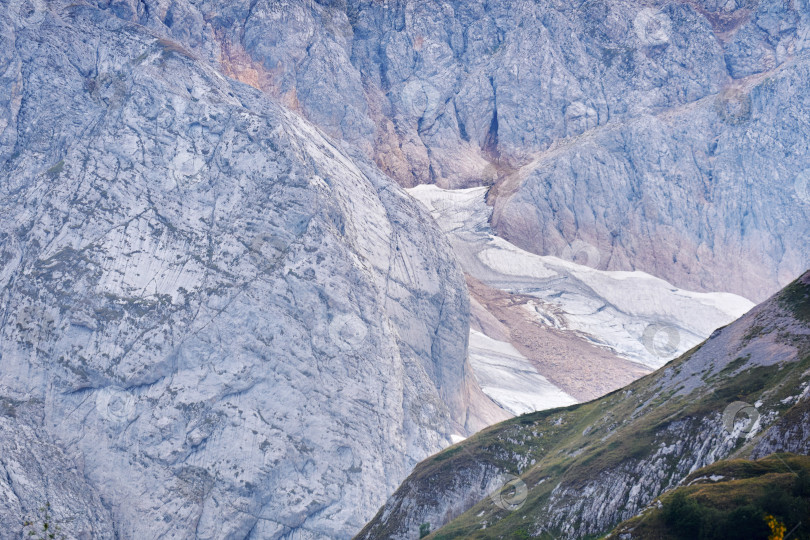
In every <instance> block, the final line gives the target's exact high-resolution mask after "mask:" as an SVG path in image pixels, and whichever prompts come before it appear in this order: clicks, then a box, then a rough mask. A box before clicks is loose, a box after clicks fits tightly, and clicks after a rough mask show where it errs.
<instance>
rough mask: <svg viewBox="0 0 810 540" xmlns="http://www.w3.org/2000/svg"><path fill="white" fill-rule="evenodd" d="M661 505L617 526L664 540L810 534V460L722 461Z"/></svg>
mask: <svg viewBox="0 0 810 540" xmlns="http://www.w3.org/2000/svg"><path fill="white" fill-rule="evenodd" d="M684 484H685V486H684V487H679V488H677V489H675V490H673V491H670V492H668V493H666V494H664V495H663V496H662V497H660V498H659V502H660V504H659V505H653V507H652V508H651V509H649V510H647V511H645V512H643V513H641V514H640V515H639V516H636V517H635V518H632V519H630V520H628V521H626V522H624V523H622V524H621V525H619V527H617V528H616V529H615V530H614V532H613V533H612V535H611V537H618V536H619V535H620V534H622V533H625V532H630V531H632V532H633V536H634V537H637V538H660V539H662V540H681V539H683V540H736V539H738V538H749V539H751V540H757V539H763V540H775V539H782V538H784V537H785V535H786V534H791V537H793V538H807V537H808V536H809V535H810V522H808V519H807V517H808V516H810V457H808V456H798V455H794V454H775V455H773V456H769V457H767V458H763V459H760V460H758V461H749V460H730V461H720V462H717V463H715V464H713V465H710V466H709V467H705V468H703V469H700V470H698V471H696V472H694V473H692V474H691V475H690V476H689V477H688V478H687V479H686V480H685V481H684Z"/></svg>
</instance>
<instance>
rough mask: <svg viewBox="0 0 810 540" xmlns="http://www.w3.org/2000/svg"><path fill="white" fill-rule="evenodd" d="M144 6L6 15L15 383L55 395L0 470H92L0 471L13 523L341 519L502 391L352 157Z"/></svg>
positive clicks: (20, 396)
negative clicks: (481, 385)
mask: <svg viewBox="0 0 810 540" xmlns="http://www.w3.org/2000/svg"><path fill="white" fill-rule="evenodd" d="M148 6H149V4H146V3H137V4H135V3H133V4H132V6H130V5H129V4H126V3H123V2H122V3H116V4H114V5H111V6H109V8H108V9H107V10H99V9H98V8H96V7H93V6H87V5H80V4H75V3H72V4H71V3H59V2H52V3H51V2H49V3H48V4H47V5H45V4H43V3H36V2H35V3H33V4H32V3H30V2H29V3H20V2H16V3H12V4H11V5H9V4H8V3H4V4H2V6H1V7H0V9H2V13H0V73H2V78H1V79H0V86H1V87H2V91H0V96H2V98H0V99H2V100H3V101H2V103H0V105H2V107H1V108H0V118H2V119H3V123H2V124H1V125H0V133H2V135H0V141H1V142H2V144H0V164H1V165H0V166H1V167H2V173H1V176H2V184H0V194H1V195H0V306H1V307H0V332H2V335H1V336H0V398H2V399H4V400H10V401H9V402H21V403H29V402H32V400H33V401H34V402H36V403H38V404H39V405H38V406H39V407H40V410H39V412H38V413H37V415H35V417H34V418H35V419H34V420H31V421H30V422H28V423H27V424H25V425H22V424H21V425H20V426H18V427H14V426H12V428H9V429H7V424H9V421H8V420H7V419H4V418H0V448H3V449H6V448H12V447H13V448H17V450H15V452H14V453H12V454H9V455H6V454H5V451H4V453H3V455H2V456H0V466H2V467H4V468H6V469H7V470H8V469H9V467H11V468H17V469H20V468H21V469H23V470H24V471H25V474H26V475H28V477H30V478H35V480H32V482H33V483H34V484H36V483H37V482H38V480H36V479H43V478H44V479H51V478H54V477H56V476H59V477H62V476H63V475H65V474H67V473H65V472H64V471H65V470H68V469H69V467H68V466H67V465H65V464H64V463H63V462H70V461H71V460H73V462H74V463H75V465H74V466H75V467H79V466H80V469H81V474H78V475H77V476H76V478H75V479H73V480H71V478H72V477H71V478H65V479H63V480H60V482H57V483H54V482H51V483H50V484H49V483H48V482H44V483H41V485H40V486H39V487H37V486H36V485H27V486H26V489H23V490H20V489H18V487H15V484H16V483H18V482H17V480H16V479H15V476H14V475H11V478H10V480H8V481H7V480H5V479H2V480H0V489H2V490H3V491H4V492H7V491H9V490H10V492H11V495H9V496H8V497H7V498H6V499H4V501H5V500H10V501H11V502H10V503H8V504H7V503H6V502H4V503H3V506H2V509H3V515H2V516H0V523H3V524H4V530H11V531H13V532H14V533H15V534H16V532H21V531H19V528H20V526H21V521H20V520H19V519H17V518H18V517H19V516H18V513H19V512H27V511H28V510H30V509H31V508H35V507H36V506H38V505H41V504H42V503H44V502H45V500H48V499H49V500H50V501H51V504H52V505H53V508H54V513H55V515H57V516H61V517H65V518H67V517H70V516H71V515H74V513H75V510H76V508H77V505H78V506H80V505H84V504H86V505H87V508H88V512H90V510H92V513H87V514H85V517H86V519H83V520H80V521H75V522H71V521H69V522H68V523H67V524H66V525H65V526H64V528H65V530H66V532H67V533H69V534H71V535H76V536H79V535H80V534H81V533H82V531H85V530H90V529H87V528H86V527H85V525H86V524H87V523H91V524H93V527H95V528H93V529H92V530H91V533H92V536H93V537H94V538H105V537H112V534H113V533H112V531H113V530H114V531H115V534H117V535H118V536H117V537H123V538H157V537H166V538H188V537H198V538H245V537H249V538H282V537H283V538H321V537H330V538H341V537H346V536H348V535H349V534H350V533H352V532H353V531H356V530H359V528H360V527H361V526H362V523H363V522H364V521H365V520H367V519H368V518H370V517H371V515H372V514H373V512H374V510H376V509H377V508H378V507H379V505H380V504H382V502H383V501H384V499H385V496H386V495H387V494H388V493H390V492H391V491H392V490H393V488H394V487H395V486H396V484H397V483H398V482H399V481H400V480H401V479H402V478H404V476H405V475H406V474H407V472H408V471H409V470H410V469H411V467H412V466H413V465H414V464H415V463H416V462H417V461H418V460H420V459H422V458H424V457H425V456H427V455H429V454H431V453H434V452H436V451H438V450H439V449H441V448H442V447H444V446H446V445H447V444H449V442H450V437H451V435H456V434H460V435H466V434H468V433H470V432H472V431H474V430H476V429H479V428H481V427H482V426H483V425H484V422H485V420H482V418H481V416H479V414H483V413H482V412H481V411H483V410H484V409H476V408H475V407H471V406H470V405H471V403H472V402H471V400H475V399H480V400H481V403H482V404H483V406H485V407H486V406H489V407H490V409H486V410H491V409H492V405H491V404H488V403H487V402H486V400H485V399H484V398H483V396H482V395H480V390H479V391H478V393H477V394H475V390H476V389H475V387H474V385H472V384H471V381H470V378H469V377H468V374H469V369H468V366H467V363H466V347H467V334H468V312H469V306H468V300H467V297H466V291H465V286H464V279H463V276H462V275H461V273H460V271H459V270H458V269H457V267H456V265H455V262H454V260H453V258H452V255H451V254H450V250H449V247H448V246H447V245H446V243H445V241H444V240H443V239H442V238H441V237H440V236H439V235H437V234H435V232H434V231H433V229H432V221H431V220H430V218H429V217H427V215H426V214H425V213H424V212H423V211H421V210H420V209H419V208H418V207H417V204H416V203H415V202H413V201H412V200H411V199H410V198H409V197H408V196H407V195H405V194H404V193H403V192H402V191H401V190H400V189H399V188H398V187H397V186H395V185H394V184H392V183H391V182H390V181H389V180H388V179H387V178H386V177H385V176H384V175H382V174H381V173H380V172H379V171H378V169H376V168H375V167H374V166H373V165H371V164H369V163H368V162H366V161H364V159H363V158H362V156H358V155H353V154H356V152H355V151H345V150H343V149H341V148H340V147H339V146H338V145H336V144H335V143H333V142H332V141H331V140H330V139H328V138H327V137H326V136H324V135H322V134H321V132H320V131H319V130H318V129H316V128H315V127H313V125H312V124H310V123H308V122H307V121H305V120H303V119H302V118H301V117H300V116H298V115H296V114H294V113H292V112H289V111H287V110H286V109H284V108H282V107H280V106H278V105H277V104H274V103H273V102H271V101H270V100H268V99H267V98H266V96H265V95H264V94H262V93H260V92H259V91H257V90H255V89H253V88H250V87H249V86H245V85H243V84H241V83H238V82H235V81H232V80H228V79H227V78H226V77H224V76H223V75H222V74H221V73H219V72H217V71H215V70H214V69H212V68H211V67H210V66H209V65H208V64H207V63H206V62H204V61H201V60H200V59H199V58H198V57H197V53H195V52H193V51H191V50H190V49H187V48H184V47H183V46H182V45H180V44H178V43H176V42H172V41H168V40H166V39H164V38H162V37H158V36H156V35H154V34H152V33H151V32H150V31H149V30H147V29H145V28H144V27H143V26H140V25H137V24H134V23H132V22H128V21H126V20H124V19H129V18H133V17H135V18H137V17H141V16H144V17H145V16H147V12H146V11H145V10H147V7H148ZM136 8H137V9H136ZM111 13H112V14H115V15H117V16H116V17H113V16H111ZM125 15H126V16H125ZM175 17H176V20H178V21H180V20H186V19H184V18H183V16H182V14H181V13H177V14H176V15H175ZM190 35H191V34H190ZM473 382H474V381H473ZM25 426H28V427H25ZM21 430H22V431H21ZM34 432H36V433H37V436H40V435H41V439H42V440H43V441H50V440H53V441H54V444H56V445H58V446H59V447H60V448H61V449H59V448H57V449H55V450H54V451H53V454H54V455H57V454H58V455H59V456H61V457H54V458H51V457H48V456H45V457H43V458H42V459H39V458H38V457H37V456H38V454H37V453H36V452H33V453H32V455H30V456H28V455H27V452H26V451H24V448H23V449H22V450H20V448H22V446H20V445H29V446H31V447H32V448H33V447H35V446H38V445H37V443H36V440H35V439H33V438H31V433H34ZM16 439H23V440H28V439H30V440H29V441H28V442H25V443H23V442H20V443H15V442H14V441H15V440H16ZM15 444H17V446H15ZM49 444H50V443H49ZM43 452H44V450H43ZM26 460H38V462H37V463H33V462H27V461H26ZM9 463H11V465H9ZM14 463H18V464H19V465H14ZM70 474H73V473H70ZM9 486H11V487H9ZM46 486H50V487H46ZM26 490H27V491H26ZM77 492H83V493H84V492H86V495H83V496H82V497H83V498H81V497H80V498H76V497H74V496H73V494H74V493H77ZM74 499H75V500H74ZM99 501H101V502H102V503H103V506H102V505H101V503H100V502H99ZM93 516H97V518H98V519H96V518H95V517H93ZM5 525H8V526H9V527H10V528H9V529H5Z"/></svg>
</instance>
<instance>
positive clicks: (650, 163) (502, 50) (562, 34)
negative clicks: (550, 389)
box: [99, 0, 810, 301]
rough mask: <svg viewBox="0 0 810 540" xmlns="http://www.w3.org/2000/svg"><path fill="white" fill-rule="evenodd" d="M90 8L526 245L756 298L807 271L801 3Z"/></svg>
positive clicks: (411, 0)
mask: <svg viewBox="0 0 810 540" xmlns="http://www.w3.org/2000/svg"><path fill="white" fill-rule="evenodd" d="M99 4H100V5H102V7H105V8H106V9H107V10H108V11H110V12H112V13H114V14H116V15H117V16H120V17H125V18H127V19H130V20H136V21H138V22H139V23H141V24H144V25H147V26H148V27H149V28H150V29H152V30H154V31H156V32H159V33H160V34H161V35H165V36H167V37H170V38H171V39H173V40H175V41H177V42H180V43H183V44H184V45H185V46H186V47H188V48H190V49H192V50H194V51H195V53H196V54H199V55H200V56H201V57H202V58H205V59H206V60H207V61H209V62H210V63H212V65H218V66H220V69H221V70H222V71H223V72H224V73H227V74H228V75H230V76H233V77H236V78H238V79H239V80H242V81H244V82H246V83H247V84H250V85H253V86H255V87H257V88H261V89H262V90H263V91H264V92H266V93H268V94H270V95H273V96H275V97H277V98H278V99H279V100H280V101H281V102H283V103H284V104H285V105H287V106H288V107H291V108H293V109H295V110H297V111H300V112H301V113H302V114H303V115H305V116H306V117H307V118H309V119H310V120H312V121H313V122H315V123H316V124H318V125H319V126H321V127H322V128H323V129H324V130H326V131H327V132H328V133H329V134H331V135H333V136H336V137H339V138H341V139H343V140H346V141H349V142H350V143H351V144H353V145H355V146H356V147H357V148H358V149H359V150H360V151H361V152H363V153H364V154H365V155H367V156H369V157H373V158H374V160H375V161H376V162H377V164H378V165H379V166H380V167H381V168H382V169H383V170H384V171H385V172H386V173H388V174H389V175H391V176H392V177H393V178H396V179H397V180H398V181H399V182H400V183H401V184H402V185H405V186H413V185H415V184H419V183H437V184H439V185H440V186H442V187H463V186H469V185H480V184H482V183H483V184H489V183H495V184H497V185H498V189H496V190H495V191H493V193H492V195H491V198H490V202H491V203H492V204H494V206H495V212H494V221H493V222H494V225H495V227H496V229H497V231H498V232H499V234H501V235H503V236H504V237H506V238H507V239H509V240H510V241H512V242H514V243H515V244H517V245H519V246H520V247H522V248H524V249H528V250H530V251H533V252H535V253H538V254H541V255H560V254H563V253H565V252H566V250H567V249H568V248H569V246H570V245H571V244H572V243H574V242H578V241H579V242H587V243H588V244H590V245H592V246H593V247H594V249H597V250H598V251H599V252H600V254H601V256H600V267H599V268H600V269H608V270H636V269H637V270H643V271H646V272H649V273H651V274H653V275H656V276H659V277H661V278H663V279H666V280H667V281H670V282H672V283H674V284H675V285H677V286H679V287H682V288H687V289H691V290H702V291H717V290H721V291H726V292H733V293H736V294H741V295H743V296H746V297H747V298H749V299H751V300H754V301H761V300H763V299H764V298H765V297H767V296H768V295H769V294H771V293H773V292H775V291H776V290H777V289H779V288H780V287H781V286H784V285H785V284H786V283H787V282H788V281H790V280H791V279H793V278H795V277H796V276H797V275H798V274H799V273H800V272H802V271H803V270H804V269H805V268H806V266H807V265H808V263H810V256H808V253H810V240H808V238H810V234H808V233H809V232H810V230H808V223H810V187H808V185H809V183H810V172H808V148H807V140H808V133H810V129H809V128H808V110H810V104H809V103H808V101H807V99H808V96H809V95H810V89H809V88H808V82H807V81H808V80H810V78H809V77H808V63H807V59H806V57H807V48H808V41H807V35H808V28H810V26H809V25H808V18H809V17H810V10H809V9H808V7H807V3H806V1H804V0H802V1H799V2H793V3H790V2H788V3H785V2H780V1H776V0H773V1H763V2H743V1H736V2H733V1H732V2H715V1H713V0H701V1H698V2H691V3H682V2H675V3H664V2H659V3H654V4H649V5H639V4H638V3H637V2H629V1H627V0H606V1H600V2H589V3H587V4H582V5H579V4H575V3H571V2H562V1H561V2H529V1H526V0H509V1H504V2H483V1H473V2H466V1H464V2H462V1H437V0H408V1H392V2H378V1H375V0H345V1H323V2H302V1H288V2H275V1H259V2H247V1H242V2H229V3H227V5H223V4H222V2H214V1H203V2H198V3H193V4H192V3H190V2H187V1H185V0H177V1H173V2H171V3H165V2H160V3H158V2H152V1H149V2H139V3H136V2H131V3H130V4H125V3H124V2H99ZM107 4H109V5H107ZM336 96H339V98H337V99H336Z"/></svg>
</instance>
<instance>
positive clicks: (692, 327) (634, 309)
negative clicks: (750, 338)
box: [408, 185, 754, 368]
mask: <svg viewBox="0 0 810 540" xmlns="http://www.w3.org/2000/svg"><path fill="white" fill-rule="evenodd" d="M408 191H409V193H410V194H411V195H412V196H414V197H415V198H416V199H418V200H419V201H420V202H422V204H424V205H425V206H426V207H427V208H428V209H429V210H430V211H431V213H432V214H433V216H434V218H435V219H436V221H437V222H438V224H439V226H440V227H441V228H442V229H443V230H444V231H445V232H446V233H447V234H448V237H449V239H450V242H451V244H452V245H453V248H454V249H455V252H456V255H457V256H458V258H459V260H460V262H461V265H462V267H463V268H464V271H465V272H466V273H467V274H468V275H470V276H472V277H474V278H475V279H477V280H480V281H481V282H483V283H484V284H486V285H488V286H490V287H493V288H495V289H500V290H502V291H506V292H509V293H516V294H521V295H528V296H531V297H534V298H536V299H537V301H536V302H530V303H526V304H524V308H525V309H528V310H531V311H533V313H532V315H533V316H534V317H535V318H536V319H538V320H540V321H542V322H543V324H545V325H546V326H550V327H553V328H556V329H559V330H563V331H573V332H574V333H575V334H578V335H579V336H581V337H583V338H584V339H586V340H589V341H591V342H592V343H593V344H596V345H599V346H602V347H607V348H609V349H610V350H611V351H613V352H614V353H615V354H616V355H618V356H619V357H622V358H625V359H628V360H631V361H633V362H637V363H640V364H642V365H644V366H647V367H649V368H657V367H660V366H662V365H663V364H664V363H665V362H667V361H668V360H671V359H672V358H674V357H676V356H678V355H680V354H682V353H683V352H685V351H686V350H688V349H690V348H691V347H693V346H695V345H697V344H698V343H700V342H701V341H702V340H703V339H705V338H706V337H708V336H709V334H711V333H712V331H714V330H715V329H716V328H718V327H720V326H724V325H726V324H728V323H730V322H731V321H733V320H735V319H737V318H739V317H740V316H742V315H743V314H744V313H746V312H747V311H748V310H750V309H751V308H752V307H753V306H754V304H753V303H752V302H750V301H749V300H747V299H745V298H743V297H740V296H737V295H734V294H729V293H696V292H690V291H685V290H682V289H679V288H677V287H674V286H673V285H671V284H669V283H667V282H666V281H664V280H662V279H659V278H656V277H654V276H651V275H649V274H646V273H644V272H615V271H600V270H595V269H594V268H592V267H595V266H597V265H598V264H599V257H600V254H599V252H598V251H597V250H596V248H594V247H593V246H590V245H589V244H587V243H585V242H581V241H577V242H573V243H572V244H571V245H570V246H569V248H568V249H567V250H566V252H565V255H566V257H567V258H568V259H570V260H564V259H560V258H557V257H549V256H539V255H535V254H533V253H529V252H527V251H524V250H522V249H520V248H518V247H516V246H514V245H513V244H510V243H509V242H507V241H506V240H504V239H502V238H499V237H497V236H495V234H494V233H493V231H492V230H491V228H490V226H489V218H490V215H491V212H492V210H491V208H490V207H489V206H487V204H486V201H485V197H486V192H487V188H486V187H476V188H470V189H463V190H446V189H441V188H439V187H436V186H433V185H422V186H418V187H415V188H413V189H410V190H408ZM571 361H579V359H571Z"/></svg>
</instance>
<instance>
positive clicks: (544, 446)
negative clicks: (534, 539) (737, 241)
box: [356, 272, 810, 539]
mask: <svg viewBox="0 0 810 540" xmlns="http://www.w3.org/2000/svg"><path fill="white" fill-rule="evenodd" d="M808 302H810V272H807V273H805V274H804V275H803V276H802V277H801V278H800V279H798V280H796V282H794V283H793V284H791V285H790V286H789V287H788V288H786V289H785V290H783V291H782V292H780V293H778V294H777V295H775V296H774V297H772V298H771V299H770V300H768V301H767V302H764V303H763V304H760V305H759V306H757V307H756V308H754V309H753V310H752V311H751V312H749V313H748V314H746V315H744V316H743V317H742V318H741V319H740V320H738V321H736V322H734V323H732V324H730V325H729V326H727V327H725V328H722V329H720V330H718V331H716V332H715V333H714V334H713V336H712V337H710V338H709V339H708V340H706V341H705V342H704V343H702V344H700V345H698V346H696V347H694V348H693V349H692V350H690V351H689V352H687V353H686V354H684V355H683V356H681V357H680V358H678V359H676V360H673V361H672V362H670V363H669V364H667V365H666V366H664V367H663V368H661V369H659V370H658V371H656V372H655V373H653V374H651V375H647V376H645V377H644V378H642V379H639V380H638V381H635V382H633V383H631V384H630V385H628V386H627V387H625V388H623V389H621V390H617V391H615V392H613V393H611V394H608V395H606V396H604V397H602V398H600V399H597V400H594V401H592V402H588V403H585V404H580V405H574V406H570V407H566V408H563V409H555V410H551V411H543V412H539V413H532V414H527V415H523V416H521V417H518V418H515V419H513V420H509V421H506V422H503V423H501V424H499V425H497V426H493V427H490V428H487V429H486V430H484V431H482V432H481V433H479V434H477V435H475V436H473V437H471V438H470V439H468V440H467V441H464V442H462V443H459V444H456V445H454V446H453V447H451V448H449V449H447V450H444V451H443V452H441V453H439V454H437V455H435V456H433V457H431V458H430V459H428V460H426V461H424V462H422V463H421V464H420V465H419V466H417V468H416V469H415V470H414V472H413V473H412V474H411V476H409V478H408V480H406V481H405V482H404V483H403V484H402V485H401V486H400V488H399V489H398V490H397V492H395V493H394V495H392V496H391V498H389V500H388V502H387V503H386V505H385V506H384V507H383V508H382V509H381V510H380V511H379V512H378V514H377V516H376V517H375V519H374V520H373V521H371V522H370V523H369V524H367V525H366V527H365V528H364V529H363V530H362V532H360V533H359V534H358V535H357V537H356V538H358V539H376V538H412V537H414V536H415V535H416V536H418V535H419V530H420V526H421V525H422V524H423V523H428V524H429V528H430V531H432V532H431V533H430V535H429V536H428V538H437V539H438V538H441V539H450V538H498V537H501V536H503V535H510V534H511V535H520V534H525V535H530V536H531V535H539V536H540V537H541V538H542V537H543V535H547V536H548V537H552V536H554V537H558V538H559V537H562V538H582V537H585V536H588V535H599V534H606V533H608V532H610V530H611V529H612V528H613V527H614V526H616V525H617V524H618V523H619V522H620V521H622V520H624V519H629V518H631V517H633V516H635V515H636V514H637V513H638V512H639V511H641V510H642V509H643V508H645V507H646V506H647V505H648V504H649V503H650V502H651V501H652V500H653V499H654V498H655V497H657V496H658V495H660V494H661V493H662V492H664V491H666V490H668V489H671V488H672V487H675V486H677V485H678V483H679V482H680V480H681V479H682V478H684V477H686V476H687V475H688V474H689V473H691V472H692V471H694V470H697V469H698V468H700V467H703V466H706V465H709V464H711V463H713V462H715V461H718V460H719V459H724V458H726V457H729V456H731V457H733V456H744V455H749V456H751V457H761V456H762V455H765V454H771V453H773V452H776V451H794V452H799V453H805V452H807V450H808V444H810V441H808V439H807V438H806V424H805V422H806V420H807V414H808V408H810V405H808V404H809V403H810V399H808V397H810V380H809V379H810V317H808V315H807V313H806V310H807V305H808V304H807V303H808ZM732 402H734V403H736V402H747V403H749V404H750V405H747V406H749V407H752V408H755V409H754V410H755V411H756V412H755V413H748V415H747V416H739V417H735V416H734V409H729V407H730V406H731V405H733V403H732ZM729 410H731V411H732V413H731V419H730V423H729V421H728V420H727V419H726V417H725V416H724V415H727V411H729ZM736 410H737V411H739V408H738V409H736ZM726 426H730V428H727V427H726ZM802 433H804V435H802ZM796 436H799V437H804V438H798V439H796V438H794V437H796ZM504 478H511V480H509V481H507V482H506V484H504V481H503V479H504ZM504 485H506V486H509V487H510V488H511V489H512V491H511V493H510V492H506V494H501V495H498V494H499V493H500V492H501V490H502V489H503V488H504ZM515 486H518V487H519V489H517V491H515ZM499 497H500V498H499ZM510 497H511V499H510ZM504 500H506V502H507V503H509V502H510V501H511V502H515V503H516V504H515V505H514V507H510V506H509V505H508V504H507V505H504V504H503V503H504Z"/></svg>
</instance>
